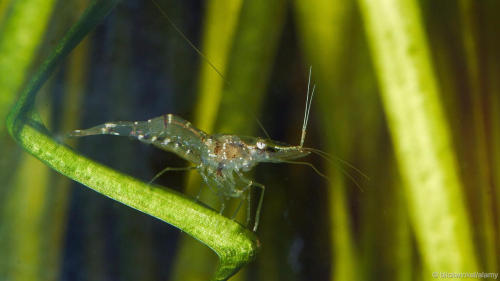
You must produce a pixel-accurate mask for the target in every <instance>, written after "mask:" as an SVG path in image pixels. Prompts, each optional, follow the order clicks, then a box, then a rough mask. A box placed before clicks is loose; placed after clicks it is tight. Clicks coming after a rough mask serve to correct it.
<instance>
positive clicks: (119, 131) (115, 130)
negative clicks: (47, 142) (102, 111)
mask: <svg viewBox="0 0 500 281" xmlns="http://www.w3.org/2000/svg"><path fill="white" fill-rule="evenodd" d="M136 125H137V124H136V123H134V122H116V123H105V124H102V125H99V126H95V127H92V128H90V129H86V130H75V131H71V132H68V137H69V138H78V137H86V136H92V135H115V136H131V135H134V132H135V131H136V129H135V128H136Z"/></svg>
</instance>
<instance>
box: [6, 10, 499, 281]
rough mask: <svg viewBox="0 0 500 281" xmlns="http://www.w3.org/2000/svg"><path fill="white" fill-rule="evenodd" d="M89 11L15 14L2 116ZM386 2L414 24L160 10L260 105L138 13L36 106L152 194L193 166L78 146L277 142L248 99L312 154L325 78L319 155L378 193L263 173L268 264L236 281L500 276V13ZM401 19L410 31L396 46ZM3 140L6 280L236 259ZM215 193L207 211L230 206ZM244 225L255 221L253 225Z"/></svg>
mask: <svg viewBox="0 0 500 281" xmlns="http://www.w3.org/2000/svg"><path fill="white" fill-rule="evenodd" d="M382 2H384V1H382ZM89 3H90V1H89V0H75V1H56V0H1V1H0V91H1V94H0V115H1V119H2V120H4V119H5V116H6V114H7V112H8V110H9V109H10V108H11V106H12V105H13V104H14V103H15V101H16V100H17V97H18V96H19V95H20V93H21V92H22V90H23V89H24V87H25V85H26V84H27V81H29V79H30V78H31V77H32V75H33V74H34V73H35V72H36V70H37V69H38V68H39V67H40V65H41V64H42V63H43V61H44V60H45V59H46V58H47V57H48V55H49V53H50V52H51V51H52V49H53V48H54V47H55V46H56V45H57V44H58V42H59V41H60V40H61V38H62V37H63V36H64V34H65V33H66V32H67V31H68V30H69V28H70V27H71V26H72V24H73V23H74V22H75V21H76V20H77V19H78V17H79V16H80V15H81V13H82V12H83V10H84V9H85V8H86V7H87V6H88V4H89ZM384 3H385V4H386V5H394V6H393V7H392V6H391V7H392V8H394V10H395V11H396V12H395V13H397V12H399V15H400V17H399V18H398V17H392V16H390V14H388V15H387V16H383V12H384V9H383V8H380V9H378V8H376V6H377V5H378V6H380V7H383V6H384V4H383V3H380V4H378V1H370V0H359V1H301V0H296V1H285V0H278V1H264V0H255V1H240V0H221V1H194V0H189V1H173V0H158V5H159V6H160V7H161V9H162V10H164V11H165V13H166V14H167V15H168V16H169V17H170V18H171V19H172V21H173V22H174V23H175V24H176V25H177V26H178V28H179V29H180V30H182V32H183V33H184V35H185V36H186V37H187V38H189V40H191V41H192V43H193V44H194V45H195V46H197V47H199V49H200V50H201V52H202V53H203V54H204V55H205V56H206V58H207V59H208V60H209V61H210V62H211V63H212V64H213V65H214V66H215V67H217V69H218V70H219V71H220V72H221V73H223V74H224V76H225V77H226V79H227V80H228V81H229V82H230V83H231V85H232V86H233V87H234V88H235V89H236V91H237V92H238V93H239V95H241V97H242V98H243V99H244V102H242V101H241V100H240V99H239V98H238V97H237V96H236V94H235V93H234V92H232V91H231V90H230V88H229V87H228V86H227V85H226V84H225V83H224V80H223V79H222V78H221V77H220V76H219V75H218V74H217V72H216V71H215V70H213V69H212V68H211V67H210V66H209V65H208V64H207V62H205V61H204V60H203V59H202V58H201V57H200V55H199V54H197V53H196V51H195V50H193V48H192V47H191V46H190V45H189V44H188V43H187V42H186V41H185V40H184V39H183V37H182V36H181V35H180V34H179V33H178V32H177V31H176V30H175V29H174V27H173V26H172V25H171V24H170V23H169V22H168V20H167V19H166V18H165V17H164V16H163V15H162V13H161V11H160V10H159V8H158V7H157V6H156V5H155V4H154V3H153V2H152V1H142V0H123V1H121V3H120V4H119V5H118V6H117V7H116V8H115V9H114V10H113V12H112V13H110V14H109V15H108V17H107V18H106V19H105V21H104V22H102V24H101V25H99V26H98V27H97V28H96V29H95V30H94V31H93V32H92V33H90V34H89V36H87V38H86V39H85V40H84V41H83V42H82V43H81V44H80V45H79V46H78V47H77V48H76V49H75V50H73V52H72V53H71V55H70V56H69V57H68V58H67V60H66V62H65V63H64V64H63V65H62V67H61V68H60V69H59V71H57V72H56V73H55V74H54V76H53V77H52V78H51V80H50V81H49V83H47V84H46V85H45V86H44V88H43V89H42V91H41V92H40V94H39V95H38V100H37V108H38V110H39V111H40V114H41V116H42V118H43V120H44V122H45V125H46V126H47V127H48V128H49V129H50V131H51V132H52V133H53V134H54V137H55V138H57V139H59V140H60V141H62V142H65V143H67V144H68V145H70V146H72V147H74V148H75V149H77V150H78V151H80V152H81V153H82V154H84V155H86V156H88V157H90V158H92V159H94V160H95V161H97V162H100V163H102V164H105V165H107V166H110V167H112V168H114V169H116V170H118V171H120V172H123V173H125V174H128V175H131V176H133V177H136V178H138V179H140V180H143V181H146V182H147V181H149V180H150V179H152V178H153V177H154V176H155V175H156V174H157V173H158V172H160V171H161V170H163V169H164V168H165V167H184V166H186V163H184V161H183V160H181V159H180V158H178V157H177V156H175V155H173V154H170V153H166V152H163V151H160V150H158V149H155V148H153V147H149V146H146V145H143V144H141V143H139V142H138V141H135V140H130V139H129V138H119V137H113V136H95V137H88V138H82V139H69V140H68V139H65V134H66V132H67V131H70V130H75V129H83V128H89V127H92V126H95V125H99V124H102V123H105V122H110V121H140V120H147V119H150V118H154V117H157V116H160V115H162V114H165V113H172V114H175V115H178V116H181V117H183V118H184V119H186V120H189V121H191V122H192V123H193V124H194V125H195V126H197V127H198V128H200V129H202V130H204V131H206V132H208V133H231V134H237V135H250V136H260V137H265V134H264V132H263V131H262V130H261V129H260V128H259V127H258V124H257V122H256V120H255V119H254V118H253V116H252V113H251V112H250V111H249V109H248V108H247V107H246V106H245V103H246V104H247V105H248V107H249V108H250V109H251V110H252V112H253V113H255V115H256V116H258V118H259V120H260V121H261V122H262V124H263V125H264V127H265V128H266V130H267V132H268V133H269V135H270V136H271V138H272V139H274V140H278V141H282V142H286V143H290V144H294V145H298V144H299V141H300V134H301V126H302V121H303V112H304V106H305V101H306V92H307V81H308V71H309V67H310V66H312V78H311V79H312V83H315V84H316V92H315V97H314V101H313V104H312V110H311V117H310V121H309V127H308V134H307V139H306V142H305V146H307V147H312V148H317V149H320V150H322V151H325V152H327V153H330V154H333V155H335V156H336V157H339V158H340V159H342V160H343V161H346V162H348V163H349V164H351V165H353V166H354V167H356V168H357V169H359V170H360V171H362V172H363V173H364V174H366V175H368V177H370V180H368V179H366V178H364V177H363V176H362V175H361V174H360V173H358V172H357V171H356V170H355V169H353V168H351V167H350V166H349V165H347V164H345V163H344V162H342V161H333V162H328V161H325V160H324V159H322V158H320V157H318V156H316V155H311V156H308V157H307V158H305V159H304V161H307V162H309V163H311V164H313V165H314V166H315V167H317V168H318V170H319V171H321V172H322V173H325V174H327V175H328V176H329V177H330V180H329V181H328V180H326V179H324V178H322V177H321V176H319V175H318V174H317V173H315V172H314V170H313V169H311V168H310V167H307V166H304V165H292V164H261V165H259V166H257V167H256V168H254V169H253V170H252V171H251V172H250V173H249V175H248V177H249V178H253V179H255V181H256V182H259V183H261V184H264V185H265V186H266V195H265V198H264V203H263V208H262V213H261V222H260V225H259V229H258V231H257V235H258V236H259V240H260V243H261V244H262V246H261V249H262V250H261V252H260V253H259V255H258V256H257V258H256V260H255V261H253V262H252V263H250V264H249V265H247V266H246V267H244V268H243V269H242V270H241V271H240V272H239V273H238V274H237V275H236V276H234V277H233V278H232V279H231V280H415V279H416V280H427V279H432V275H431V273H432V272H439V273H442V272H445V273H446V272H485V273H488V272H498V270H499V260H498V258H499V249H500V246H499V242H500V241H499V229H498V227H499V211H500V210H499V209H498V207H497V203H498V201H499V200H500V192H499V190H498V185H499V183H500V177H499V175H498V173H496V172H495V171H496V170H498V168H499V166H500V127H499V126H498V125H499V123H500V107H499V106H500V104H499V101H500V97H499V94H498V93H499V90H500V81H499V79H498V77H499V75H500V54H499V52H498V50H499V49H500V36H499V35H498V34H500V18H499V17H498V15H497V14H498V11H500V3H499V2H498V1H493V0H490V1H486V0H484V1H472V0H469V1H465V0H463V1H429V0H422V1H412V0H400V1H395V0H394V1H392V0H386V1H385V2H384ZM395 3H396V4H395ZM388 10H390V9H388ZM381 15H382V16H381ZM384 22H385V23H387V22H392V23H394V25H393V26H394V30H398V28H400V30H402V31H403V32H402V33H398V32H397V31H394V30H392V31H391V30H389V29H387V30H386V32H385V33H384V29H383V27H381V26H382V25H383V24H384ZM388 26H390V25H388ZM386 27H387V26H386ZM401 34H403V35H401ZM398 36H399V37H398ZM405 36H407V37H405ZM381 38H382V39H381ZM384 40H386V41H387V42H389V44H386V45H384V43H383V42H385V41H384ZM412 40H413V41H412ZM390 42H394V43H393V44H395V45H391V44H390ZM408 42H409V43H408ZM401 46H403V47H401ZM405 46H409V48H406V47H405ZM401 48H403V49H404V48H406V49H404V51H403V52H401ZM407 58H408V59H407ZM406 73H409V74H408V75H406ZM412 75H413V76H412ZM408 77H410V78H408ZM412 77H414V79H413V80H412ZM408 85H409V86H408ZM0 143H1V145H0V153H1V154H0V167H1V170H0V182H1V184H0V186H1V188H0V279H1V280H208V279H209V278H210V276H211V275H212V274H213V272H214V270H215V267H216V265H217V262H218V257H217V256H216V255H215V253H214V252H212V251H211V250H210V249H209V248H208V247H206V246H205V245H203V244H201V243H200V242H198V241H197V240H195V239H194V238H192V237H190V236H188V235H186V234H183V233H182V232H181V231H180V230H178V229H176V228H174V227H172V226H170V225H168V224H166V223H164V222H162V221H159V220H157V219H155V218H153V217H150V216H148V215H146V214H143V213H141V212H139V211H137V210H134V209H131V208H129V207H127V206H125V205H123V204H121V203H118V202H115V201H113V200H111V199H109V198H106V197H104V196H102V195H100V194H98V193H96V192H94V191H92V190H91V189H89V188H87V187H84V186H82V185H80V184H78V183H76V182H73V181H71V180H69V179H67V178H65V177H64V176H62V175H60V174H58V173H57V172H54V171H52V170H51V169H50V168H48V167H46V166H45V165H44V164H42V163H41V162H39V161H38V160H36V159H34V158H33V157H31V156H30V155H28V154H27V153H25V152H24V151H23V150H22V149H21V148H19V147H18V146H17V145H16V144H15V143H14V142H13V141H12V139H11V138H10V136H9V135H8V134H7V131H6V128H5V125H3V122H2V126H1V127H0ZM156 183H157V184H159V185H163V186H166V187H168V188H171V189H174V190H177V191H180V192H182V193H184V194H186V195H188V196H190V197H193V198H194V197H195V196H196V194H197V191H198V188H199V186H200V185H201V184H203V183H202V181H201V178H200V177H199V175H198V174H197V173H196V172H169V173H166V174H164V175H162V176H161V177H160V178H159V179H158V180H157V181H156ZM356 183H357V184H359V187H358V186H357V184H356ZM204 191H205V192H204V193H203V194H202V196H201V201H203V202H204V203H206V204H208V205H210V206H212V207H213V208H214V209H216V210H218V209H219V201H218V198H217V197H216V196H213V195H212V194H211V193H210V192H209V190H208V188H206V187H205V188H204ZM259 195H260V190H254V193H253V195H252V197H253V198H258V196H259ZM236 201H237V200H236ZM257 201H258V200H254V201H253V202H252V210H253V212H254V211H255V209H256V206H257V203H258V202H257ZM232 203H233V206H230V207H227V213H225V215H226V216H230V215H231V214H232V212H233V211H234V208H235V207H236V205H235V204H237V203H238V202H232ZM253 215H254V213H252V216H253ZM238 216H239V218H238V219H237V220H238V221H240V222H244V221H245V212H244V211H240V213H239V215H238ZM252 223H253V222H251V224H250V225H249V227H251V225H253V224H252Z"/></svg>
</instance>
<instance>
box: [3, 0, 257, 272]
mask: <svg viewBox="0 0 500 281" xmlns="http://www.w3.org/2000/svg"><path fill="white" fill-rule="evenodd" d="M118 2H119V0H94V1H92V3H91V4H90V5H89V7H88V8H87V10H86V11H85V12H84V14H83V15H82V17H81V18H80V19H79V20H78V22H77V23H76V24H75V25H74V26H73V27H72V28H71V30H70V31H69V32H68V34H67V35H66V36H65V37H64V38H63V39H62V41H61V42H60V43H59V45H58V46H57V47H56V48H55V50H54V51H53V53H52V54H51V55H50V57H49V58H48V59H47V60H46V61H45V63H44V64H43V65H42V67H41V68H40V70H39V71H38V73H37V74H36V75H35V76H34V77H33V79H32V80H31V81H30V82H29V84H28V85H27V87H26V89H25V91H24V93H23V95H22V96H21V98H20V99H19V101H18V103H17V104H16V105H15V106H14V108H13V109H12V110H11V112H10V113H9V115H8V117H7V122H6V124H7V128H8V131H9V133H10V134H11V136H12V137H13V138H14V140H15V141H16V142H17V143H18V144H19V145H21V146H22V147H23V148H24V149H25V150H26V151H27V152H28V153H30V154H31V155H33V156H34V157H36V158H37V159H39V160H40V161H42V162H43V163H45V164H47V165H48V166H50V167H51V168H53V169H54V170H56V171H58V172H60V173H62V174H64V175H66V176H68V177H69V178H72V179H74V180H76V181H78V182H80V183H82V184H84V185H86V186H88V187H90V188H92V189H93V190H95V191H97V192H99V193H101V194H103V195H105V196H107V197H110V198H112V199H114V200H117V201H119V202H122V203H124V204H126V205H128V206H130V207H132V208H135V209H138V210H140V211H142V212H145V213H147V214H149V215H151V216H154V217H156V218H158V219H161V220H163V221H165V222H168V223H169V224H171V225H173V226H175V227H177V228H179V229H181V230H182V231H183V232H186V233H187V234H190V235H192V236H193V237H195V238H196V239H198V240H199V241H201V242H202V243H204V244H206V245H207V246H209V247H210V248H212V249H213V250H214V251H215V252H216V253H217V254H218V255H219V257H220V263H219V267H218V269H217V272H216V273H215V275H214V276H213V277H212V280H226V279H228V278H229V277H230V276H232V275H233V274H234V273H235V272H237V271H238V270H239V269H240V268H241V267H242V266H243V265H245V264H246V263H248V262H249V261H251V260H252V259H253V258H254V257H255V255H256V253H257V252H258V250H259V242H258V239H257V237H256V236H255V235H254V234H253V233H252V232H250V231H248V230H247V229H246V228H245V227H244V226H242V225H240V224H238V223H236V222H234V221H232V220H230V219H228V218H225V217H223V216H220V215H219V214H218V213H216V212H214V211H212V210H209V209H207V208H205V207H203V206H200V205H199V204H197V203H195V202H194V201H193V200H192V199H189V198H187V197H186V196H183V195H182V194H179V193H177V192H174V191H172V190H169V189H162V188H157V187H152V186H149V185H147V184H146V183H143V182H141V181H138V180H136V179H134V178H132V177H129V176H127V175H124V174H121V173H119V172H116V171H114V170H112V169H110V168H108V167H105V166H103V165H100V164H98V163H95V162H94V161H92V160H90V159H88V158H86V157H84V156H82V155H80V154H78V153H77V152H75V151H73V150H72V149H71V148H68V147H67V146H65V145H63V144H60V143H58V142H57V141H56V140H54V139H52V138H51V136H50V133H49V132H48V130H47V128H45V126H44V125H43V123H42V121H41V119H40V117H39V115H38V112H37V111H36V109H35V107H34V102H35V98H36V95H37V93H38V91H39V89H40V88H41V87H42V85H43V84H44V83H45V82H46V81H47V80H48V79H49V77H50V76H51V75H52V73H53V72H54V71H55V70H56V69H57V68H58V67H59V66H60V64H61V63H62V62H63V61H64V59H65V58H66V56H67V55H68V54H69V52H70V51H71V50H73V49H74V48H75V46H76V45H78V44H79V43H80V41H81V40H82V39H83V38H84V37H85V36H86V35H87V34H88V33H89V32H90V31H91V30H92V29H93V28H95V26H97V25H98V24H99V23H100V22H101V21H102V20H103V19H104V18H105V16H106V15H107V14H108V13H109V12H110V11H111V10H112V9H113V8H114V7H115V6H116V5H117V4H118Z"/></svg>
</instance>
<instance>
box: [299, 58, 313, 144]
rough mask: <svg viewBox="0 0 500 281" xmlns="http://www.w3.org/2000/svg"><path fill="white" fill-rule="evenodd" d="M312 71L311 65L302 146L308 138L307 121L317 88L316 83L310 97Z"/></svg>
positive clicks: (301, 138)
mask: <svg viewBox="0 0 500 281" xmlns="http://www.w3.org/2000/svg"><path fill="white" fill-rule="evenodd" d="M311 72H312V66H311V67H309V83H307V98H306V111H305V113H304V124H303V125H302V136H301V137H300V147H303V146H304V141H305V140H306V129H307V122H309V113H310V112H311V103H312V99H313V96H314V90H315V89H316V85H314V86H313V90H312V94H311V98H309V88H310V86H311Z"/></svg>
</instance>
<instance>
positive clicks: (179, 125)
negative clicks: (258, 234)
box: [69, 87, 333, 231]
mask: <svg viewBox="0 0 500 281" xmlns="http://www.w3.org/2000/svg"><path fill="white" fill-rule="evenodd" d="M308 88H309V87H308ZM313 94H314V88H313V91H312V94H311V97H310V98H309V89H308V94H307V101H306V110H305V117H304V124H303V127H302V138H301V142H300V145H299V146H293V145H289V144H285V143H281V142H276V141H272V140H270V139H264V138H258V137H244V136H237V135H231V134H207V133H205V132H204V131H202V130H200V129H198V128H196V127H195V126H193V125H192V124H191V123H190V122H188V121H186V120H184V119H183V118H181V117H179V116H176V115H173V114H165V115H162V116H160V117H156V118H153V119H150V120H148V121H139V122H111V123H105V124H102V125H99V126H96V127H93V128H90V129H87V130H76V131H72V132H69V137H83V136H90V135H116V136H130V137H133V138H137V139H138V140H139V141H141V142H144V143H147V144H152V145H153V146H156V147H158V148H160V149H163V150H166V151H169V152H173V153H175V154H177V155H178V156H179V157H181V158H183V159H185V160H187V161H189V162H191V163H193V164H194V165H195V166H194V167H187V168H166V169H165V170H163V171H162V172H160V173H159V174H158V175H157V176H156V177H155V178H154V179H153V180H155V179H156V178H157V177H158V176H159V175H161V174H162V173H163V172H165V171H169V170H194V169H196V170H197V171H198V173H199V174H200V175H201V177H202V178H203V180H204V181H205V183H206V184H207V185H208V186H209V188H210V189H211V191H212V192H213V193H214V194H215V195H217V196H219V198H220V201H221V210H220V213H222V211H223V210H224V206H225V200H226V199H228V198H230V197H233V198H239V199H241V202H240V204H239V205H238V207H237V209H236V211H235V213H234V215H233V217H232V218H233V219H234V217H235V216H236V214H237V213H238V210H239V209H240V207H241V206H242V204H243V202H244V200H245V199H246V200H248V204H247V224H248V222H249V221H250V197H251V196H250V194H251V192H250V191H251V187H252V186H254V187H259V188H261V189H262V192H261V195H260V200H259V204H258V207H257V211H256V215H255V225H254V228H253V230H254V231H256V230H257V226H258V224H259V215H260V210H261V207H262V201H263V198H264V189H265V187H264V185H262V184H259V183H256V182H254V181H252V180H250V179H248V178H247V177H245V175H244V174H243V172H248V171H250V170H251V169H252V168H253V167H254V166H256V165H257V164H258V163H260V162H270V163H297V164H306V165H309V166H311V167H313V166H312V165H311V164H309V163H305V162H294V161H291V160H294V159H297V158H300V157H304V156H306V155H308V154H310V153H311V152H313V153H316V154H318V155H320V156H322V157H324V158H326V159H328V160H329V158H328V157H333V156H332V155H329V154H326V153H325V152H322V151H319V150H316V149H312V148H304V147H303V143H304V139H305V135H306V127H307V122H308V117H309V111H310V106H311V101H312V96H313ZM313 168H314V167H313ZM314 169H315V168H314ZM315 170H316V169H315ZM316 172H318V171H317V170H316ZM318 173H319V172H318ZM319 174H320V175H322V174H321V173H319ZM322 176H324V175H322ZM153 180H152V181H153ZM198 197H199V193H198ZM198 197H197V199H198Z"/></svg>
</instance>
